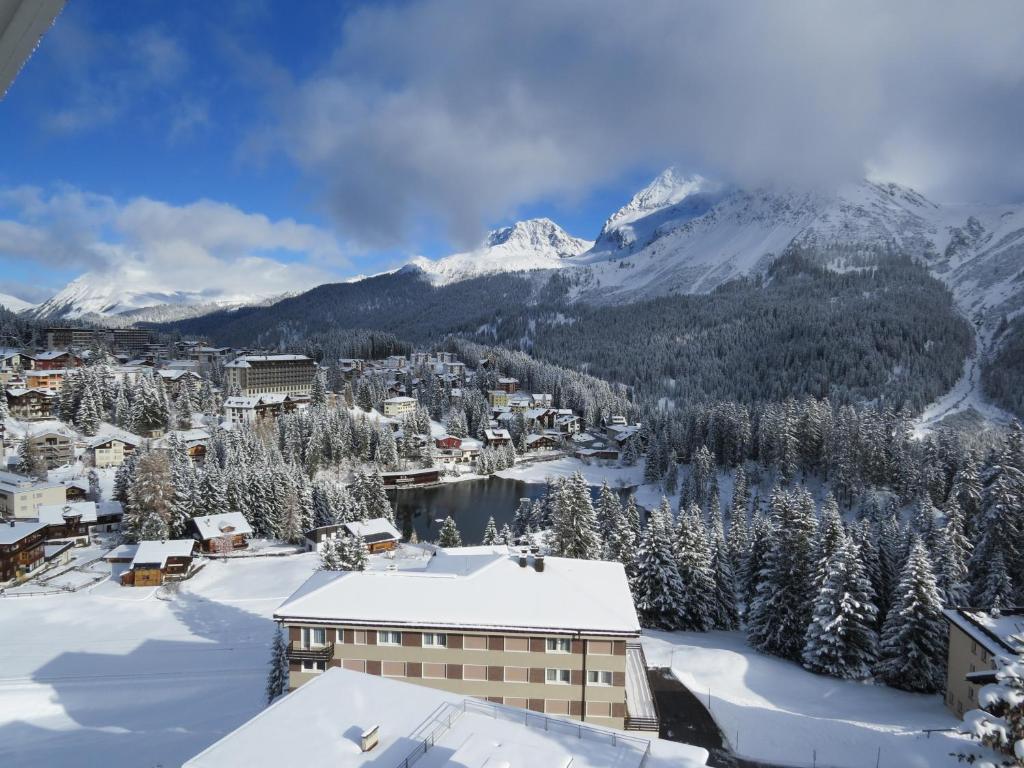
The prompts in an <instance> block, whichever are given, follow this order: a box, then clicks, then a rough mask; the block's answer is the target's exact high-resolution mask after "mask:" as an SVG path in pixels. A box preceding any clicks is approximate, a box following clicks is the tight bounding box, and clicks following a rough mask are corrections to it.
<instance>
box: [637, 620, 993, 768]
mask: <svg viewBox="0 0 1024 768" xmlns="http://www.w3.org/2000/svg"><path fill="white" fill-rule="evenodd" d="M644 635H645V636H644V637H643V645H644V652H645V654H646V656H647V663H648V664H650V665H651V666H656V667H666V666H670V667H671V668H672V671H673V673H674V674H675V675H676V677H678V678H679V679H680V680H681V681H682V682H683V684H684V685H686V686H687V687H688V688H689V689H690V690H691V691H692V692H693V693H694V694H695V695H696V696H697V697H698V698H699V699H700V700H701V701H702V703H704V704H705V706H706V705H707V703H708V700H709V697H710V701H711V714H712V716H713V717H714V718H715V721H716V722H717V723H718V725H719V727H720V728H721V729H722V732H723V733H724V735H725V737H726V739H727V740H728V742H729V745H730V746H731V747H732V748H733V749H734V750H735V751H736V752H737V753H738V754H740V755H742V756H744V757H748V758H751V759H754V760H764V761H767V762H777V763H780V764H787V765H792V766H801V767H802V766H813V765H817V766H819V768H875V766H876V765H877V766H878V767H879V768H935V767H936V766H955V765H958V763H957V760H956V758H955V757H951V756H950V753H957V752H975V751H978V748H977V744H976V743H974V742H971V741H969V740H968V739H966V738H965V737H962V736H959V735H957V734H955V733H933V734H931V738H928V737H927V735H926V734H924V733H922V731H923V730H925V729H933V728H938V729H942V728H950V729H954V728H956V727H957V725H958V724H959V721H958V720H957V719H956V718H955V717H953V715H951V714H950V713H949V712H948V711H947V710H946V708H945V707H944V706H943V703H942V699H941V698H940V697H939V696H924V695H920V694H913V693H904V692H902V691H897V690H895V689H893V688H887V687H884V686H876V685H870V684H866V683H856V682H850V681H844V680H836V679H834V678H830V677H824V676H822V675H815V674H812V673H810V672H807V671H806V670H804V669H803V668H802V667H800V666H799V665H797V664H794V663H792V662H789V661H784V660H782V659H777V658H774V657H772V656H765V655H762V654H759V653H756V652H755V651H753V650H751V648H750V647H749V646H748V645H747V644H746V640H745V638H744V636H743V634H742V633H739V632H709V633H707V634H700V633H695V632H655V631H651V630H645V631H644Z"/></svg>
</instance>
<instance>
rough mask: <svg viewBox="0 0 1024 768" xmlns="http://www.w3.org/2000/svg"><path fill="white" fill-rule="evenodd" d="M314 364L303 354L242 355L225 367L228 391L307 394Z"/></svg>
mask: <svg viewBox="0 0 1024 768" xmlns="http://www.w3.org/2000/svg"><path fill="white" fill-rule="evenodd" d="M315 372H316V363H315V362H314V361H313V360H312V359H311V358H308V357H306V356H305V355H243V356H242V357H239V358H236V359H235V360H232V361H231V362H230V363H228V364H227V365H225V366H224V375H225V378H226V383H227V386H228V390H229V391H231V390H237V393H238V394H239V395H242V396H243V397H252V396H253V395H268V394H281V395H308V394H309V393H310V390H311V389H312V386H313V374H314V373H315Z"/></svg>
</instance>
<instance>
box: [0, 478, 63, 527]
mask: <svg viewBox="0 0 1024 768" xmlns="http://www.w3.org/2000/svg"><path fill="white" fill-rule="evenodd" d="M66 500H67V491H66V489H65V488H64V486H63V485H61V484H60V483H50V482H45V481H40V480H33V479H32V478H31V477H26V476H25V475H16V474H14V473H13V472H0V517H16V518H19V519H24V518H32V517H37V516H38V513H39V507H41V506H43V505H46V504H62V503H64V502H65V501H66Z"/></svg>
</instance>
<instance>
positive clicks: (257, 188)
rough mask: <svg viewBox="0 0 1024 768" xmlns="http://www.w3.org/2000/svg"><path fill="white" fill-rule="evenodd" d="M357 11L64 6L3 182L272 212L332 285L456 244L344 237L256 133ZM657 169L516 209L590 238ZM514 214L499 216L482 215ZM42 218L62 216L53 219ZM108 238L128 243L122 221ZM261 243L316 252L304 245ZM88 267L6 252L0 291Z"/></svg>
mask: <svg viewBox="0 0 1024 768" xmlns="http://www.w3.org/2000/svg"><path fill="white" fill-rule="evenodd" d="M295 7H300V8H301V13H295V12H293V11H292V9H294V8H295ZM352 10H353V6H352V5H350V4H338V3H336V2H320V1H314V0H303V2H302V3H301V4H297V6H296V5H293V4H285V3H273V2H268V3H265V4H260V3H243V2H238V3H206V2H204V3H195V2H180V3H165V2H156V1H155V0H138V1H137V2H132V3H107V2H98V1H96V0H75V1H74V2H71V3H69V4H68V6H67V8H66V10H65V11H64V13H63V14H62V15H61V16H60V17H59V18H58V20H57V23H56V25H55V26H54V28H53V29H52V30H51V31H50V33H49V34H48V35H47V36H46V37H45V38H44V40H43V44H42V45H41V47H40V48H39V50H38V51H37V52H36V54H35V55H34V56H33V58H32V59H31V60H30V61H29V63H28V65H27V66H26V67H25V69H24V70H23V71H22V73H21V75H20V76H19V78H18V79H17V80H16V82H15V85H14V87H13V88H12V89H11V91H10V93H9V94H8V97H7V99H6V100H5V101H4V102H2V103H0V135H2V136H3V137H4V145H5V150H6V151H5V152H4V156H5V162H4V163H3V165H2V166H0V188H5V189H8V190H10V189H18V188H24V187H31V188H35V189H37V190H38V191H39V192H40V193H41V194H43V195H44V196H47V195H58V194H60V191H61V190H66V189H67V188H71V189H73V190H75V191H78V192H81V193H84V194H90V195H97V196H102V197H103V198H109V199H110V202H111V203H112V204H114V205H119V204H120V205H123V204H127V203H128V202H129V201H131V200H133V199H136V198H148V199H152V200H155V201H160V202H163V203H166V204H168V205H171V206H186V205H188V204H191V203H195V202H196V201H198V200H200V199H208V200H212V201H217V202H221V203H227V204H230V205H231V206H234V207H237V208H238V209H240V210H241V211H243V212H246V213H257V214H263V215H265V216H266V217H268V218H269V219H271V220H283V219H292V220H294V221H296V222H300V223H303V224H308V225H311V226H314V227H318V228H322V229H323V230H325V231H329V232H332V233H333V234H335V235H336V236H337V238H338V240H339V254H338V258H325V259H320V260H318V261H317V264H316V266H317V269H318V274H320V275H322V276H323V277H324V278H328V279H329V278H331V277H335V278H336V277H343V276H348V275H352V274H357V273H372V272H375V271H379V270H382V269H386V268H390V267H393V266H394V265H396V264H399V263H401V262H403V261H404V260H405V259H407V258H408V256H409V255H410V254H424V255H428V256H431V257H436V256H440V255H444V254H446V253H450V252H452V251H453V250H457V249H458V246H459V245H462V243H454V242H452V240H451V239H450V238H449V237H448V236H447V233H446V232H445V231H444V229H443V228H441V227H439V226H437V225H436V222H431V221H429V219H427V218H425V219H424V220H423V221H421V222H420V223H419V225H418V226H417V230H416V239H415V241H407V242H401V243H396V244H394V245H389V246H388V247H374V246H373V245H372V244H370V245H363V244H361V243H355V242H347V238H346V236H345V232H344V228H343V227H339V226H337V225H336V224H335V223H334V222H332V220H331V216H330V215H329V213H328V212H326V211H325V210H324V205H323V202H322V200H321V199H320V196H319V195H320V193H319V190H318V185H317V182H315V181H311V180H310V178H309V175H308V174H306V173H304V172H303V170H301V169H300V168H298V167H297V165H296V163H295V162H294V161H293V160H292V159H291V158H289V157H288V156H287V155H286V154H284V153H282V152H280V151H278V150H277V149H275V148H274V147H272V146H268V144H267V143H266V142H265V140H264V137H262V136H261V129H260V127H261V126H263V125H267V124H270V123H272V122H273V120H274V117H273V114H272V112H273V110H274V108H275V104H274V100H273V93H274V90H275V88H276V87H277V86H276V85H275V82H276V81H277V80H279V79H286V80H291V79H295V80H301V79H302V78H303V77H307V76H309V75H310V74H311V73H314V72H316V71H317V70H318V69H319V68H321V67H323V66H325V63H326V62H327V61H328V60H329V59H330V57H331V55H332V52H333V50H334V45H335V44H336V43H337V40H338V39H339V37H340V35H341V29H342V27H343V25H344V23H345V20H346V18H347V17H348V15H349V13H350V12H351V11H352ZM648 176H649V172H648V171H647V170H644V171H642V172H638V173H636V174H632V175H631V176H630V177H629V178H626V179H623V180H622V183H621V184H617V185H607V186H605V187H603V188H600V189H596V190H595V191H593V192H591V193H588V194H587V195H585V196H584V197H583V198H581V199H577V200H573V201H569V202H566V201H545V200H537V201H531V202H529V203H526V204H523V205H521V206H517V208H518V210H517V213H519V214H521V216H522V217H528V216H534V215H538V216H539V215H547V216H555V217H557V219H558V220H559V221H560V222H561V223H562V224H563V226H565V227H566V228H567V229H569V230H570V231H572V232H573V233H578V234H580V235H584V236H591V237H592V236H593V235H594V234H595V233H596V231H597V229H599V228H600V225H601V222H602V221H603V219H604V218H605V217H606V216H607V212H608V211H609V210H614V208H615V207H617V206H618V205H621V204H622V200H623V196H625V198H626V199H628V197H629V194H631V192H630V191H629V186H628V185H635V184H640V183H642V182H643V181H645V180H646V178H647V177H648ZM0 216H8V217H10V219H11V220H14V221H24V220H25V216H24V213H23V211H22V210H20V208H19V205H16V204H12V202H11V200H10V199H4V198H0ZM514 218H515V216H514V215H506V216H497V217H495V218H494V219H492V220H490V221H488V222H484V225H485V226H487V227H492V226H499V225H502V224H505V223H508V222H509V221H510V220H512V219H514ZM39 224H40V226H54V227H56V226H58V224H56V223H55V222H54V221H53V220H51V219H46V218H44V219H42V220H40V221H39ZM104 229H108V227H104ZM105 234H106V235H107V236H109V237H110V239H111V240H113V241H115V242H117V241H120V240H121V239H122V238H120V237H119V236H118V232H116V231H114V232H106V233H105ZM265 253H266V255H268V256H269V257H271V258H273V259H275V260H280V261H285V262H296V261H297V262H306V261H307V256H306V254H305V253H302V252H298V251H289V250H285V249H280V248H269V249H267V250H266V251H265ZM41 267H43V268H42V269H41ZM89 267H90V261H89V259H87V258H83V259H75V258H70V257H68V258H60V259H57V258H47V257H46V256H45V255H40V257H39V258H38V259H34V258H32V257H31V254H30V253H26V252H24V251H23V250H21V249H15V248H8V249H7V251H6V253H5V252H4V250H3V249H2V248H0V269H2V274H3V277H2V278H0V292H8V293H13V294H16V295H17V294H20V295H22V296H24V297H26V298H29V299H30V300H35V299H39V298H41V297H43V296H45V295H47V294H49V293H52V292H53V291H55V290H57V289H59V288H60V287H61V286H62V285H63V284H64V283H66V282H67V281H68V280H70V279H71V278H73V277H75V276H77V275H78V274H80V273H81V272H82V271H83V270H84V269H87V268H89Z"/></svg>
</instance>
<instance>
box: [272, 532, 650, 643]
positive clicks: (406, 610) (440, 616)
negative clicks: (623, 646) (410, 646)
mask: <svg viewBox="0 0 1024 768" xmlns="http://www.w3.org/2000/svg"><path fill="white" fill-rule="evenodd" d="M546 560H547V563H546V565H545V567H544V569H543V571H537V570H536V569H535V568H533V567H530V566H527V567H525V568H524V567H521V566H520V565H519V563H518V555H516V554H515V553H510V552H508V551H507V550H505V549H504V548H493V547H460V548H454V549H447V550H438V552H437V555H436V556H435V557H432V558H430V559H429V560H427V561H425V562H424V563H423V564H422V565H421V566H420V567H419V568H417V569H415V570H399V571H370V570H368V571H361V572H351V573H340V574H339V573H338V572H335V571H319V572H317V573H315V574H313V576H312V577H310V579H309V580H308V581H306V583H305V584H303V585H302V586H301V587H299V589H298V590H297V591H296V592H295V593H294V594H292V596H291V597H289V598H288V599H287V600H286V601H285V602H284V603H283V604H282V605H281V607H280V608H278V609H277V611H276V613H275V616H277V617H281V618H289V619H307V620H311V621H316V620H321V621H333V622H337V621H345V622H349V623H367V624H372V625H388V626H423V627H438V628H445V627H449V628H451V627H476V628H480V629H489V630H495V629H517V630H524V631H525V630H530V631H543V632H552V633H557V632H580V631H582V632H596V633H603V634H612V635H624V636H635V635H637V634H639V632H640V624H639V623H638V621H637V617H636V610H635V609H634V607H633V598H632V597H631V596H630V592H629V586H628V584H627V582H626V573H625V570H624V569H623V567H622V565H621V564H620V563H614V562H605V561H601V560H575V559H570V558H561V557H550V558H546ZM484 596H486V599H484ZM439 606H443V610H439V608H438V607H439Z"/></svg>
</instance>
